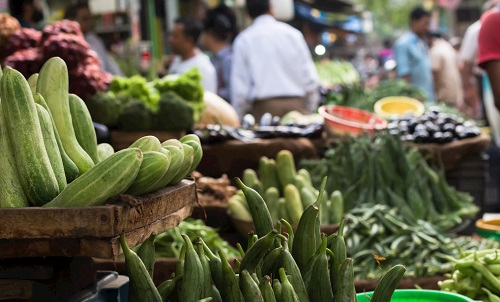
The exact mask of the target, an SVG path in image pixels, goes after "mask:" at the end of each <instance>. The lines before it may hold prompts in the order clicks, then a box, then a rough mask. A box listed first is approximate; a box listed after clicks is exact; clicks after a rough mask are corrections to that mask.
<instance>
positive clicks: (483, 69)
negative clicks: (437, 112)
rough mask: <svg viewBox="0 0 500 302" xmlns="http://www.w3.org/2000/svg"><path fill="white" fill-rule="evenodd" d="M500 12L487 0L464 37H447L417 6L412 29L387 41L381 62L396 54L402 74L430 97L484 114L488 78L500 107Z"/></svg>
mask: <svg viewBox="0 0 500 302" xmlns="http://www.w3.org/2000/svg"><path fill="white" fill-rule="evenodd" d="M499 12H500V10H499V1H487V2H486V4H485V5H484V6H483V14H482V16H481V18H480V20H477V21H476V22H475V23H473V24H472V25H470V26H469V28H468V29H467V31H466V33H465V35H464V37H463V38H460V37H453V38H451V39H446V37H445V36H444V35H443V34H442V33H440V32H437V31H431V30H430V23H431V13H430V12H428V11H426V10H425V9H423V8H422V7H416V8H415V9H413V10H412V11H411V13H410V16H409V24H410V26H409V27H410V28H409V31H407V32H406V33H405V34H403V35H402V36H400V37H399V38H398V39H397V40H396V41H395V42H394V45H393V46H392V47H390V46H391V42H390V41H386V42H385V43H384V48H383V50H382V51H381V52H380V54H379V58H380V61H381V62H384V61H386V60H391V59H392V58H393V59H394V60H395V63H396V65H395V69H396V73H397V76H398V77H400V78H403V79H405V80H406V81H408V82H409V83H411V84H413V85H414V86H417V87H419V88H421V89H422V90H423V91H424V92H425V94H426V96H427V99H428V100H429V101H430V102H444V103H446V104H448V105H450V106H454V107H456V108H457V109H459V110H461V111H462V112H463V113H464V114H465V115H466V116H468V117H470V118H475V119H481V118H484V117H485V114H484V103H483V102H482V100H483V98H482V92H483V81H484V80H485V79H487V78H488V77H489V81H491V87H492V88H493V94H494V95H495V100H496V104H497V107H500V106H499V104H500V99H499V98H500V89H498V90H499V91H498V92H496V93H495V90H497V88H496V87H498V85H500V64H499V63H497V61H498V60H500V47H499V46H500V34H499V32H498V28H499V27H498V26H499V25H500V23H499V21H498V20H500V14H499ZM493 28H496V30H495V29H493ZM497 73H498V75H497Z"/></svg>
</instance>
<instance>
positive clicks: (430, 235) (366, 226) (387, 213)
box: [346, 205, 500, 280]
mask: <svg viewBox="0 0 500 302" xmlns="http://www.w3.org/2000/svg"><path fill="white" fill-rule="evenodd" d="M346 219H347V220H348V221H349V223H348V225H347V230H346V245H347V251H348V253H349V255H351V257H352V258H353V260H354V263H355V265H354V273H355V274H356V276H357V277H359V278H361V279H365V280H371V279H377V278H379V277H380V273H381V270H380V267H379V264H378V263H377V261H376V260H375V259H374V256H373V255H374V254H375V255H379V256H381V257H384V258H386V260H385V261H381V264H380V265H381V267H382V268H384V267H386V266H391V265H394V264H403V265H405V267H406V269H407V272H406V275H405V276H406V277H413V278H419V277H426V276H435V275H439V274H445V273H449V272H451V270H452V269H453V263H450V262H449V261H447V260H445V259H444V258H443V257H444V256H452V257H459V255H460V250H459V249H458V248H457V247H459V248H460V249H462V250H464V251H470V250H483V249H489V248H499V247H500V244H499V243H498V242H495V241H493V240H486V239H484V240H474V239H472V238H471V237H456V236H451V235H445V234H443V232H441V231H440V230H439V229H438V228H437V227H436V226H434V225H432V224H431V223H429V222H426V221H422V220H419V221H417V222H416V223H415V224H412V225H410V224H407V223H405V222H404V221H403V220H402V219H401V218H400V216H399V215H398V209H396V208H391V207H388V206H384V205H375V206H363V207H359V208H356V209H354V210H352V211H351V213H350V214H348V215H347V216H346Z"/></svg>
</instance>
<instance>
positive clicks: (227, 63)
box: [219, 54, 233, 102]
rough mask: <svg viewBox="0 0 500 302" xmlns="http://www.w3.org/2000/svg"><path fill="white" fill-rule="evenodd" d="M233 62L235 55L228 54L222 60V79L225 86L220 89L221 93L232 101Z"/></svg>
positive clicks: (227, 99)
mask: <svg viewBox="0 0 500 302" xmlns="http://www.w3.org/2000/svg"><path fill="white" fill-rule="evenodd" d="M232 63H233V55H232V54H231V55H228V56H226V57H224V59H223V60H222V81H223V82H224V88H222V89H220V90H219V95H220V96H221V97H222V98H223V99H225V100H226V101H229V102H230V99H231V67H232Z"/></svg>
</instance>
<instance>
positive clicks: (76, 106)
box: [69, 94, 99, 163]
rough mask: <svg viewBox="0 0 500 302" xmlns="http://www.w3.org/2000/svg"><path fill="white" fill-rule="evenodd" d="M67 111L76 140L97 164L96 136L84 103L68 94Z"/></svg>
mask: <svg viewBox="0 0 500 302" xmlns="http://www.w3.org/2000/svg"><path fill="white" fill-rule="evenodd" d="M69 109H70V112H71V121H72V122H73V128H74V129H75V136H76V140H77V141H78V143H79V144H80V146H81V147H82V148H83V150H85V152H87V154H88V155H89V156H90V158H92V160H93V161H94V163H98V162H99V156H98V155H97V136H96V134H95V129H94V123H93V122H92V117H90V112H89V110H88V109H87V105H85V102H84V101H83V100H82V99H81V98H80V97H78V96H77V95H75V94H70V95H69Z"/></svg>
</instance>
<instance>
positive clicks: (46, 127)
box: [35, 93, 67, 191]
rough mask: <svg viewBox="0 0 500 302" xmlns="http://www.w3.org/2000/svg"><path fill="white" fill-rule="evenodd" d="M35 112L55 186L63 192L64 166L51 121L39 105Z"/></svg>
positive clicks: (64, 181)
mask: <svg viewBox="0 0 500 302" xmlns="http://www.w3.org/2000/svg"><path fill="white" fill-rule="evenodd" d="M41 97H42V96H41V94H39V93H37V94H36V95H35V98H41ZM35 106H36V110H37V112H38V119H39V121H40V128H41V129H42V135H43V142H44V143H45V149H46V150H47V155H48V156H49V160H50V165H51V166H52V170H53V171H54V175H55V176H56V179H57V185H58V186H59V190H61V191H62V190H64V188H66V186H67V183H66V175H65V174H64V165H63V161H62V158H61V153H60V152H59V148H58V147H57V141H56V136H55V135H54V129H53V128H52V121H51V120H50V115H49V113H48V112H47V110H45V108H43V107H42V106H41V105H38V104H35Z"/></svg>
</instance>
